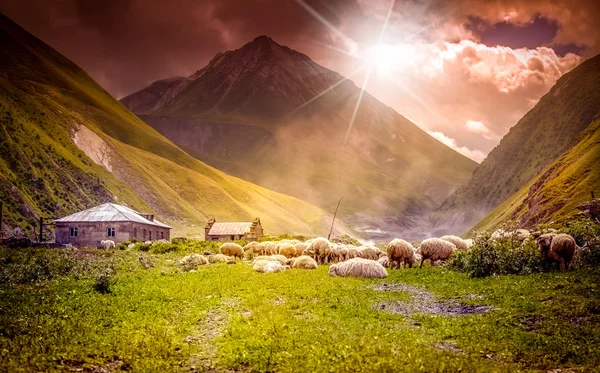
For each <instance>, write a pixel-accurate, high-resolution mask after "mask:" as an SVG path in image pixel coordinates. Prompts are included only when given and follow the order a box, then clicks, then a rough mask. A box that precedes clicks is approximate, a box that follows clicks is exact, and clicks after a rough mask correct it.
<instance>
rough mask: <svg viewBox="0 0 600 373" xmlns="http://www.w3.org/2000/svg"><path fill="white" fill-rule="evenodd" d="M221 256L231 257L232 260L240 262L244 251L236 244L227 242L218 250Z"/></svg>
mask: <svg viewBox="0 0 600 373" xmlns="http://www.w3.org/2000/svg"><path fill="white" fill-rule="evenodd" d="M219 251H220V252H221V254H223V255H227V256H232V257H233V258H234V259H236V258H240V260H242V259H244V249H243V248H242V247H241V246H240V245H238V244H237V243H233V242H227V243H224V244H223V245H221V248H220V249H219Z"/></svg>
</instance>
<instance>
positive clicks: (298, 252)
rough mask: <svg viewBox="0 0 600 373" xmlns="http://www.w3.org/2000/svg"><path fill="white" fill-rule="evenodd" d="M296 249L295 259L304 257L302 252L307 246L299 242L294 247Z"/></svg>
mask: <svg viewBox="0 0 600 373" xmlns="http://www.w3.org/2000/svg"><path fill="white" fill-rule="evenodd" d="M294 247H295V248H296V257H299V256H302V255H304V250H306V248H307V247H308V244H307V243H305V242H299V243H297V244H295V245H294Z"/></svg>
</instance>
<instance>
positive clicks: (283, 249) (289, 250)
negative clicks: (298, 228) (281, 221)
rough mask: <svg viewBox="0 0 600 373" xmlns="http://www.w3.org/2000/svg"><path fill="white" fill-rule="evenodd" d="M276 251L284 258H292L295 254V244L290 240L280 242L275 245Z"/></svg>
mask: <svg viewBox="0 0 600 373" xmlns="http://www.w3.org/2000/svg"><path fill="white" fill-rule="evenodd" d="M277 252H278V253H279V255H283V256H285V257H286V258H293V257H295V256H296V246H294V245H293V244H292V243H290V242H282V243H280V244H279V245H277Z"/></svg>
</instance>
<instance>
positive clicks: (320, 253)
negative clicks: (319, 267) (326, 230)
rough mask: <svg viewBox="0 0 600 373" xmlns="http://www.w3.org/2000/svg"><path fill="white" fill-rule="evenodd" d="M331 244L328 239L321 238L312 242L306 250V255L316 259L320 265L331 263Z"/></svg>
mask: <svg viewBox="0 0 600 373" xmlns="http://www.w3.org/2000/svg"><path fill="white" fill-rule="evenodd" d="M330 254H331V243H330V242H329V240H327V238H323V237H319V238H315V239H314V240H312V241H311V243H310V244H309V245H308V247H307V248H306V250H305V255H308V256H310V257H312V258H313V259H315V260H316V261H317V263H318V264H324V263H329V256H330Z"/></svg>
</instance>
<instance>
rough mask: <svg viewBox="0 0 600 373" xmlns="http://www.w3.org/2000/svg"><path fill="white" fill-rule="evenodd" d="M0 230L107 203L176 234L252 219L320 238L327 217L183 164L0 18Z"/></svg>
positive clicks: (89, 83) (176, 151) (59, 59)
mask: <svg viewBox="0 0 600 373" xmlns="http://www.w3.org/2000/svg"><path fill="white" fill-rule="evenodd" d="M0 44H1V45H2V49H0V132H1V135H0V200H1V201H3V202H4V206H5V208H4V210H5V219H4V224H5V225H4V227H3V228H4V230H8V229H10V228H12V227H14V226H15V225H19V226H21V227H22V228H24V229H26V231H28V232H31V230H32V228H33V225H34V224H35V219H36V218H37V217H39V216H61V215H65V214H68V213H72V212H74V211H77V210H80V209H83V208H84V207H85V206H86V205H88V206H90V205H95V204H99V203H102V202H106V201H116V202H117V203H123V204H126V205H129V206H131V207H133V208H135V209H138V210H143V211H149V210H150V211H152V212H154V213H156V214H157V215H158V216H159V218H160V219H162V220H165V221H166V222H167V223H169V224H171V225H173V226H174V227H175V232H174V234H175V235H180V234H191V235H202V233H203V224H204V223H205V221H206V220H207V219H208V218H210V217H212V216H214V217H216V218H217V219H218V220H222V219H236V220H237V219H244V220H247V219H251V218H254V217H256V216H259V217H260V218H261V220H262V222H263V226H264V227H265V230H266V231H267V233H284V232H285V233H303V234H323V233H324V232H325V231H326V228H325V226H326V225H327V224H326V223H327V220H328V219H329V217H328V215H327V214H326V213H325V212H324V211H322V210H320V209H319V208H317V207H315V206H313V205H310V204H308V203H305V202H302V201H300V200H298V199H296V198H293V197H289V196H286V195H282V194H279V193H275V192H272V191H269V190H267V189H264V188H262V187H259V186H256V185H254V184H251V183H248V182H245V181H242V180H240V179H237V178H235V177H231V176H229V175H227V174H225V173H223V172H221V171H219V170H216V169H214V168H212V167H210V166H208V165H206V164H205V163H202V162H201V161H198V160H197V159H195V158H193V157H191V156H189V155H188V154H187V153H185V152H184V151H182V150H181V149H180V148H179V147H177V146H176V145H175V144H173V143H172V142H171V141H169V140H167V139H166V138H165V137H164V136H162V135H161V134H160V133H158V132H156V131H155V130H154V129H152V128H151V127H150V126H148V125H147V124H146V123H144V122H142V121H141V120H140V119H139V118H137V117H136V116H135V115H134V114H132V113H131V112H129V111H128V110H127V109H125V108H124V107H123V106H122V105H121V104H120V103H119V102H118V101H116V100H115V99H114V98H113V97H111V96H110V95H109V94H108V93H107V92H106V91H105V90H104V89H102V88H101V87H100V86H99V85H98V84H97V83H96V82H94V81H93V79H91V78H90V77H89V76H88V75H87V74H86V73H85V72H84V71H83V70H81V69H80V68H79V67H77V66H76V65H75V64H73V63H72V62H71V61H69V60H68V59H66V58H65V57H63V56H62V55H60V54H59V53H58V52H56V51H55V50H53V49H52V48H51V47H49V46H48V45H46V44H44V43H43V42H41V41H40V40H38V39H36V38H35V37H33V36H32V35H30V34H29V33H27V32H26V31H25V30H23V29H22V28H20V27H19V26H18V25H16V24H15V23H13V22H12V21H11V20H9V19H8V18H6V17H5V16H4V15H1V14H0Z"/></svg>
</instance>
